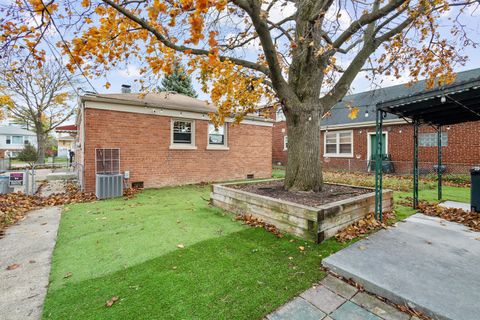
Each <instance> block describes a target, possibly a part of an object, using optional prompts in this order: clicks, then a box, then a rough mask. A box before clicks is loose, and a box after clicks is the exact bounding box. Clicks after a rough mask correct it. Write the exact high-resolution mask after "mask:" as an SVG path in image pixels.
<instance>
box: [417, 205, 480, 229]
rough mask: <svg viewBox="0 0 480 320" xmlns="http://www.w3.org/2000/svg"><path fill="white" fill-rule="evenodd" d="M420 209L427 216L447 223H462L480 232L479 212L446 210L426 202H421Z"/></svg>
mask: <svg viewBox="0 0 480 320" xmlns="http://www.w3.org/2000/svg"><path fill="white" fill-rule="evenodd" d="M418 209H419V210H420V211H421V212H422V213H423V214H425V215H427V216H433V217H439V218H442V219H445V220H447V221H452V222H457V223H461V224H463V225H464V226H467V227H468V228H470V229H471V230H473V231H480V213H478V212H472V211H464V210H462V209H456V208H445V207H441V206H439V205H437V204H432V203H428V202H425V201H420V203H419V204H418Z"/></svg>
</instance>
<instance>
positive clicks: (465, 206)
mask: <svg viewBox="0 0 480 320" xmlns="http://www.w3.org/2000/svg"><path fill="white" fill-rule="evenodd" d="M439 206H440V207H445V208H453V209H462V210H463V211H470V210H471V209H472V208H471V205H470V203H465V202H457V201H445V202H442V203H440V204H439Z"/></svg>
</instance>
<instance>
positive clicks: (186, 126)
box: [172, 120, 195, 146]
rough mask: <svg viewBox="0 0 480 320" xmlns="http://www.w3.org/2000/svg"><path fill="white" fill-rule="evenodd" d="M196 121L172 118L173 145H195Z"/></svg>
mask: <svg viewBox="0 0 480 320" xmlns="http://www.w3.org/2000/svg"><path fill="white" fill-rule="evenodd" d="M194 144H195V123H194V122H193V120H172V145H180V146H189V145H190V146H193V145H194Z"/></svg>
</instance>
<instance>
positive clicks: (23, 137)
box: [5, 134, 30, 146]
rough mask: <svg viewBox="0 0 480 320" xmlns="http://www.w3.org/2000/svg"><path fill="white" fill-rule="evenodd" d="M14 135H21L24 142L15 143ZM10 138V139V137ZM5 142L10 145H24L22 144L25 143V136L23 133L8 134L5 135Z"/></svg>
mask: <svg viewBox="0 0 480 320" xmlns="http://www.w3.org/2000/svg"><path fill="white" fill-rule="evenodd" d="M13 137H21V138H22V142H21V143H13ZM8 138H10V139H8ZM7 140H10V143H7ZM28 141H30V140H28ZM5 144H6V145H9V146H22V145H24V144H25V136H22V135H19V134H14V135H7V136H6V137H5Z"/></svg>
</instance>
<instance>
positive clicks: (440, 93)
mask: <svg viewBox="0 0 480 320" xmlns="http://www.w3.org/2000/svg"><path fill="white" fill-rule="evenodd" d="M387 113H391V114H394V115H396V116H398V117H400V118H403V119H405V121H407V122H408V123H411V124H412V125H413V203H412V206H413V208H414V209H417V207H418V175H419V170H418V128H419V126H420V125H429V126H432V127H433V128H435V130H436V131H437V144H438V163H437V168H436V171H437V179H438V199H439V200H441V199H442V169H441V168H442V144H441V143H442V139H441V138H442V127H444V126H449V125H454V124H459V123H463V122H469V121H478V120H480V78H475V79H470V80H467V81H463V82H459V83H454V84H452V85H448V86H443V87H437V88H435V89H432V90H427V91H423V92H420V93H417V94H413V95H409V96H404V97H398V98H395V99H392V100H388V101H382V102H380V103H378V104H377V105H376V136H377V137H381V135H382V127H383V119H384V117H385V115H386V114H387ZM479 139H480V137H479ZM376 141H377V145H376V158H375V217H376V218H377V219H380V220H381V219H382V208H383V207H382V198H383V185H382V183H383V181H382V176H383V169H382V159H383V158H384V155H383V154H382V139H381V138H377V139H376Z"/></svg>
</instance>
